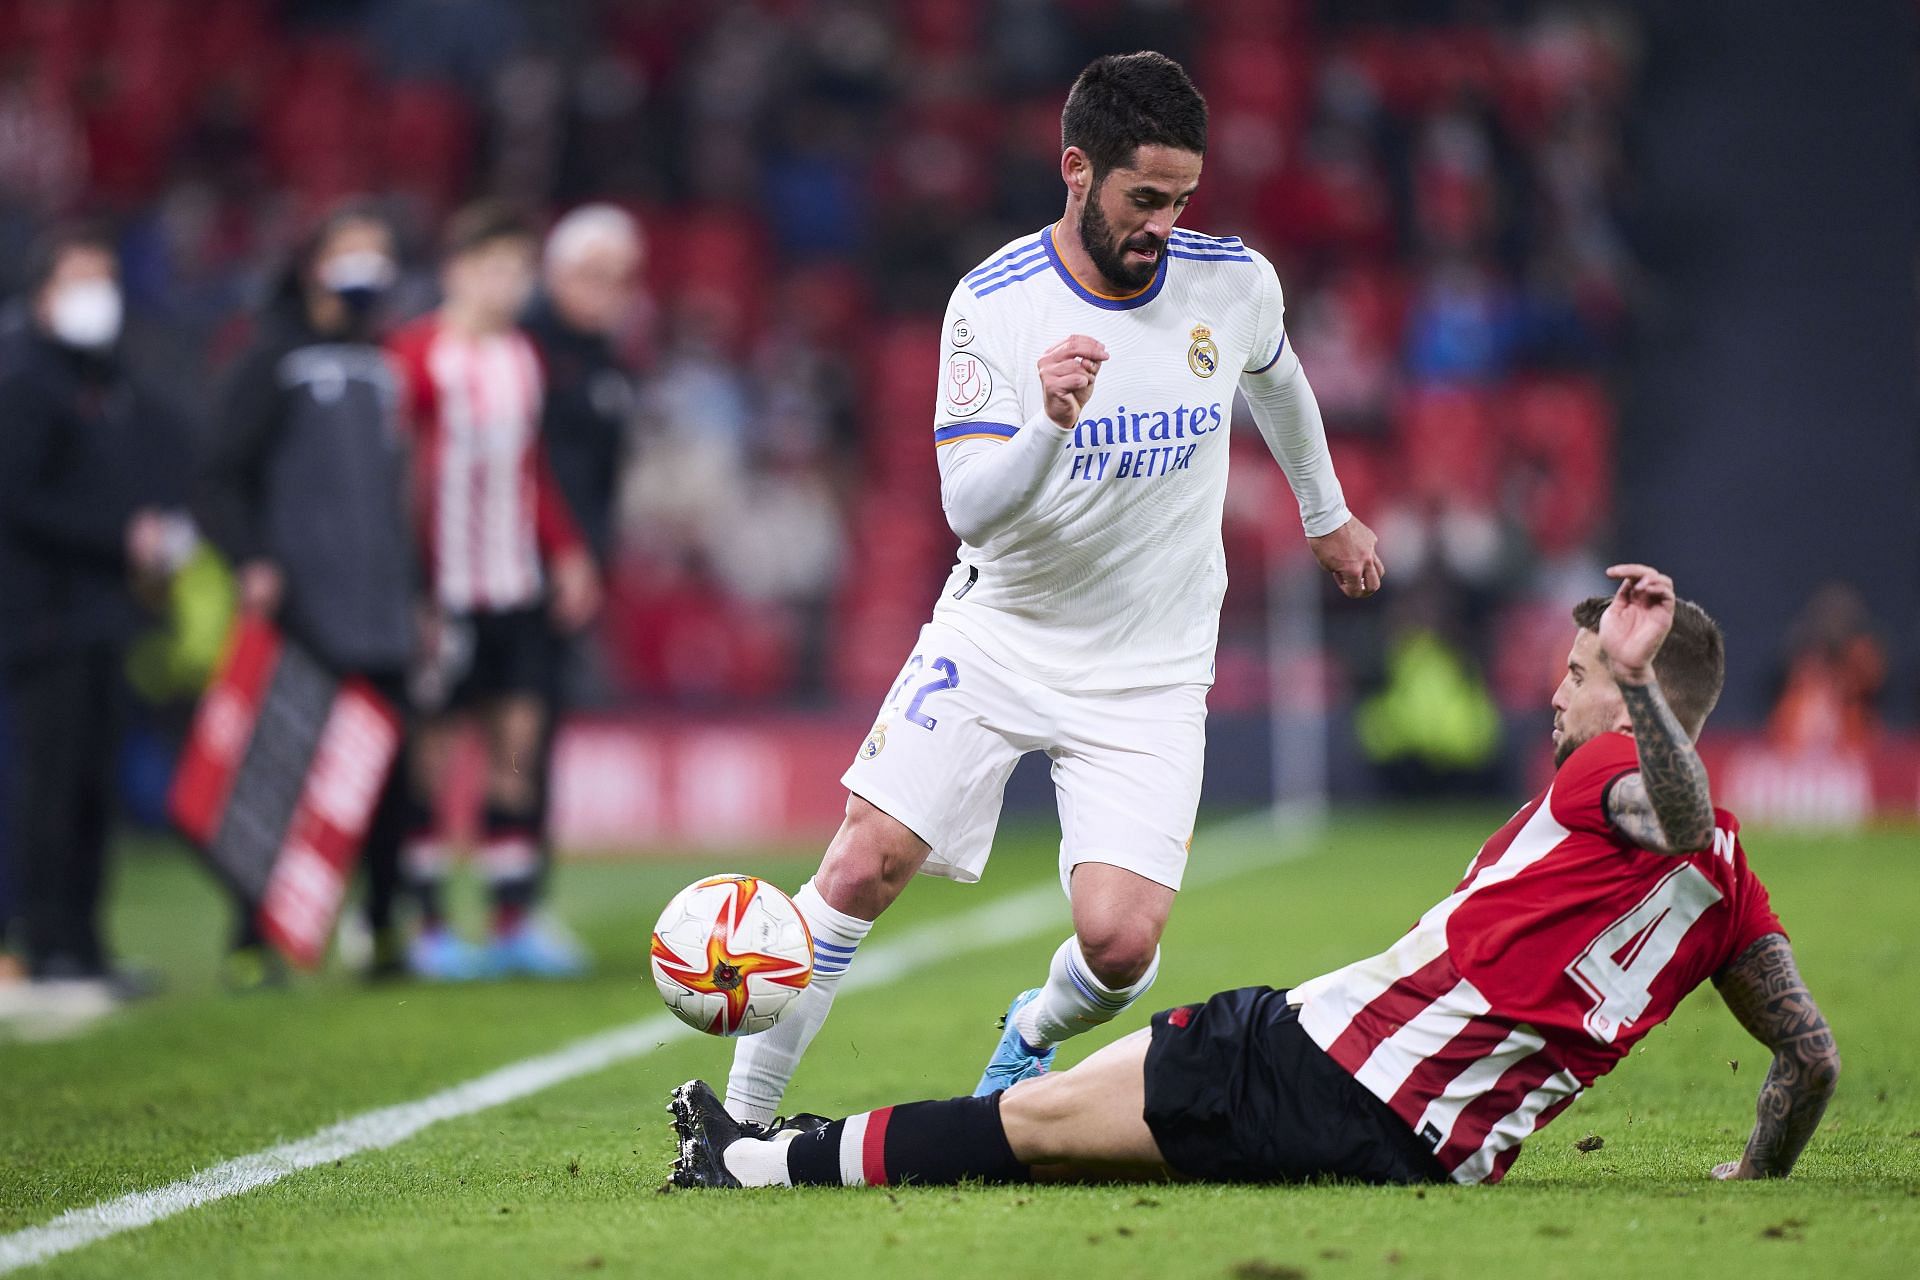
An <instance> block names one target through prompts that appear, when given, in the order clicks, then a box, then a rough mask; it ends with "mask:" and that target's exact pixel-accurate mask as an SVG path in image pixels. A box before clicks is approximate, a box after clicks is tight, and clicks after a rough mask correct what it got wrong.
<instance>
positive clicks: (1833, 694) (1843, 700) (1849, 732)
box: [1767, 582, 1887, 753]
mask: <svg viewBox="0 0 1920 1280" xmlns="http://www.w3.org/2000/svg"><path fill="white" fill-rule="evenodd" d="M1886 676H1887V657H1886V651H1885V649H1884V648H1883V647H1882V645H1881V643H1880V639H1879V637H1878V636H1876V635H1875V634H1874V629H1873V619H1872V617H1871V615H1870V614H1869V613H1868V611H1867V602H1866V600H1865V598H1863V597H1862V596H1861V594H1860V592H1859V591H1857V590H1856V589H1855V588H1854V587H1853V586H1852V585H1851V584H1850V583H1845V582H1829V583H1827V584H1826V585H1825V586H1823V587H1821V588H1820V589H1819V590H1818V591H1816V592H1815V593H1814V595H1813V599H1811V600H1809V601H1807V607H1806V608H1805V609H1804V610H1802V611H1801V614H1800V617H1799V618H1798V619H1796V620H1795V622H1794V624H1793V626H1792V628H1791V629H1790V630H1789V631H1788V633H1787V656H1786V670H1785V673H1784V675H1783V677H1782V679H1781V689H1780V698H1779V701H1777V702H1776V703H1775V704H1774V708H1773V715H1772V716H1771V718H1770V719H1769V720H1768V722H1767V731H1768V733H1769V734H1771V735H1772V737H1773V739H1774V741H1775V742H1777V743H1779V744H1780V745H1781V746H1782V747H1785V748H1787V749H1789V750H1792V751H1821V752H1848V753H1852V752H1858V751H1863V750H1865V749H1866V748H1867V747H1869V746H1871V745H1872V743H1873V739H1874V736H1875V734H1876V732H1877V731H1878V729H1879V722H1880V718H1879V713H1878V702H1879V697H1880V689H1881V686H1882V685H1883V684H1884V683H1885V681H1886Z"/></svg>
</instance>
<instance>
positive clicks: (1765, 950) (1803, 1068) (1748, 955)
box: [1713, 933, 1840, 1178]
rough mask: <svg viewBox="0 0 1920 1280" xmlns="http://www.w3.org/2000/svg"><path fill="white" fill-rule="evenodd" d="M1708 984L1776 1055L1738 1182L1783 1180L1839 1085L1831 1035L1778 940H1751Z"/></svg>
mask: <svg viewBox="0 0 1920 1280" xmlns="http://www.w3.org/2000/svg"><path fill="white" fill-rule="evenodd" d="M1713 981H1714V985H1715V986H1717V987H1719V988H1720V995H1721V997H1722V998H1723V999H1724V1000H1725V1001H1726V1002H1727V1008H1729V1009H1731V1010H1732V1011H1733V1016H1734V1017H1736V1018H1738V1019H1739V1020H1740V1024H1741V1025H1742V1026H1744V1027H1745V1028H1746V1029H1747V1030H1748V1031H1749V1032H1751V1033H1752V1034H1753V1036H1754V1038H1755V1039H1756V1040H1759V1041H1760V1042H1761V1043H1762V1044H1764V1045H1766V1046H1768V1047H1769V1048H1771V1049H1772V1050H1773V1067H1772V1069H1770V1070H1769V1071H1768V1072H1767V1079H1766V1083H1765V1084H1763V1085H1762V1086H1761V1087H1760V1099H1759V1102H1758V1103H1757V1105H1756V1106H1755V1109H1754V1110H1755V1116H1754V1125H1753V1136H1752V1137H1751V1138H1749V1139H1748V1141H1747V1150H1746V1155H1745V1156H1744V1157H1743V1158H1742V1159H1741V1162H1740V1165H1741V1168H1740V1172H1741V1176H1744V1177H1750V1178H1784V1177H1785V1176H1786V1175H1787V1173H1788V1172H1789V1171H1790V1170H1791V1169H1792V1168H1793V1162H1794V1161H1795V1160H1797V1159H1799V1158H1800V1152H1801V1150H1802V1149H1803V1148H1804V1147H1805V1146H1806V1145H1807V1139H1809V1138H1811V1137H1812V1136H1813V1131H1814V1130H1815V1129H1816V1128H1817V1127H1819V1124H1820V1117H1821V1116H1822V1115H1823V1114H1825V1112H1826V1109H1827V1100H1828V1099H1829V1098H1831V1097H1832V1096H1833V1090H1834V1086H1835V1084H1836V1083H1837V1082H1838V1081H1839V1079H1840V1054H1839V1051H1838V1050H1837V1049H1835V1047H1834V1043H1833V1032H1832V1031H1830V1030H1829V1029H1828V1028H1827V1020H1826V1019H1825V1018H1824V1017H1822V1016H1821V1014H1820V1007H1819V1006H1818V1005H1816V1004H1815V1003H1814V1002H1813V996H1812V995H1811V994H1810V993H1809V992H1808V991H1807V986H1806V983H1805V982H1803V981H1801V978H1800V970H1799V968H1798V967H1797V966H1796V965H1795V964H1794V962H1793V948H1792V947H1791V946H1789V945H1788V943H1787V940H1786V939H1785V938H1784V937H1782V936H1781V935H1780V934H1777V933H1770V934H1768V935H1766V936H1765V937H1764V938H1761V939H1760V940H1759V941H1758V942H1755V943H1754V944H1753V945H1752V946H1751V947H1748V948H1747V949H1746V951H1745V952H1743V953H1742V954H1741V956H1740V958H1739V959H1737V960H1735V961H1734V962H1733V963H1732V964H1730V965H1728V966H1727V967H1726V968H1725V969H1723V970H1721V971H1720V972H1719V973H1717V974H1715V975H1714V979H1713Z"/></svg>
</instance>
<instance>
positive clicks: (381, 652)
mask: <svg viewBox="0 0 1920 1280" xmlns="http://www.w3.org/2000/svg"><path fill="white" fill-rule="evenodd" d="M396 275H397V271H396V267H395V253H394V243H393V232H392V230H391V229H390V228H389V227H388V225H387V223H386V221H385V220H384V218H382V217H381V216H380V215H379V214H378V213H376V212H375V211H374V210H373V209H372V208H371V207H368V206H361V205H347V206H344V207H343V208H341V209H340V210H339V211H337V212H335V213H334V214H333V215H332V216H330V217H329V218H327V219H326V220H325V221H324V222H322V223H321V224H320V226H319V227H318V228H316V229H315V231H314V232H313V234H311V235H310V236H308V237H307V239H306V240H305V242H304V243H302V244H301V245H300V247H299V248H298V249H297V250H296V251H295V253H294V254H293V256H292V258H291V260H290V261H289V263H288V265H287V267H286V269H285V271H283V272H282V273H281V276H280V278H279V280H278V282H277V284H276V287H275V290H274V294H273V296H272V297H271V298H270V299H269V301H268V304H267V307H266V309H265V311H264V313H263V314H262V316H261V317H260V324H259V328H258V331H257V334H256V337H255V339H254V342H253V344H252V346H251V347H250V348H249V349H248V350H247V351H246V352H245V353H244V354H243V355H242V356H241V357H240V359H239V361H238V363H237V364H236V365H235V366H234V369H233V372H232V374H231V376H230V378H229V381H228V385H227V388H226V393H225V396H224V398H223V400H222V402H221V409H220V414H219V421H218V429H217V432H216V436H215V440H214V443H213V447H212V449H211V450H210V452H209V457H208V460H207V461H208V465H207V467H206V469H205V472H204V474H203V476H202V478H201V484H200V495H199V504H198V506H199V513H200V517H201V520H202V522H203V523H204V525H205V527H206V529H207V532H208V535H209V536H210V537H211V538H213V540H214V541H215V542H216V543H217V544H218V545H219V546H220V548H221V549H222V550H223V551H225V552H226V553H227V554H228V555H229V556H230V557H231V558H232V560H233V562H234V565H235V566H236V576H237V579H238V584H239V595H240V607H241V609H242V610H243V611H245V612H247V613H250V614H254V615H257V616H260V617H264V618H269V619H272V620H273V621H274V622H275V623H276V624H277V625H278V626H279V627H280V628H281V630H282V631H283V632H285V633H286V634H287V635H289V636H291V637H292V638H293V639H294V640H295V641H297V642H298V643H299V644H300V645H302V646H303V647H304V648H306V649H307V650H308V651H309V652H310V653H312V654H313V655H314V657H316V658H317V659H318V660H319V661H320V662H321V663H322V664H324V665H325V666H326V667H327V668H329V669H330V670H331V671H333V672H334V673H335V674H337V675H340V676H349V675H358V676H362V677H364V678H366V679H367V680H368V681H369V682H370V683H371V684H372V685H373V686H374V688H376V689H377V690H378V691H379V692H380V693H381V695H382V696H384V697H385V698H386V699H387V700H388V701H389V702H390V703H391V704H393V706H394V707H395V708H396V709H397V710H399V711H401V712H402V714H403V715H404V714H405V709H406V705H407V692H406V676H407V669H408V666H409V664H410V663H411V662H412V660H413V658H414V656H415V653H416V649H417V644H416V621H415V609H416V603H417V598H418V593H419V590H420V581H419V578H420V575H419V571H418V565H417V562H416V556H415V545H416V544H415V539H414V534H413V526H412V521H411V518H410V514H409V490H410V480H411V474H410V471H409V449H408V445H407V439H406V434H405V430H404V426H403V424H402V422H401V419H400V403H399V381H398V378H397V377H396V376H395V374H394V371H393V368H392V366H391V365H390V364H389V362H388V360H387V357H386V353H385V352H384V351H383V350H382V348H381V347H380V345H379V343H378V342H377V341H376V338H375V324H376V319H377V312H378V306H379V303H380V300H381V298H382V296H383V295H384V294H385V292H386V290H387V289H388V287H389V286H390V285H391V284H392V283H393V281H394V279H395V277H396ZM405 774H406V770H405V768H404V767H397V768H395V769H394V771H393V773H392V775H391V776H389V778H388V780H387V785H386V788H385V790H384V791H383V792H382V793H381V798H380V801H379V804H378V806H377V808H376V809H375V812H374V816H373V820H372V823H371V825H370V826H369V828H368V832H367V838H366V843H365V851H364V857H365V863H366V867H367V903H366V909H367V923H368V925H369V926H370V928H371V929H372V933H373V942H374V945H373V957H372V967H371V970H370V976H374V977H385V976H391V975H393V974H396V973H398V972H400V971H401V969H402V967H403V965H402V951H401V948H400V945H399V942H398V938H397V935H396V934H395V932H394V929H393V902H394V897H395V893H396V890H397V888H398V884H399V876H400V841H401V838H402V836H403V835H404V833H405V824H406V820H407V809H406V795H407V785H406V777H405ZM237 905H238V907H239V910H240V914H241V924H240V927H239V930H238V934H237V936H236V939H235V944H234V948H233V951H232V953H231V954H230V956H229V957H228V961H227V966H226V979H227V982H228V985H229V986H231V987H234V988H239V989H245V988H250V987H254V986H260V985H270V984H274V983H277V982H278V981H280V980H281V979H282V977H283V975H284V969H283V968H282V966H281V965H280V963H279V961H278V959H277V957H275V956H274V955H273V954H272V953H271V952H270V951H269V950H268V948H267V947H266V946H265V945H264V943H263V940H262V939H261V937H260V934H259V932H258V930H257V928H256V927H255V925H254V923H253V913H254V910H255V908H256V907H257V905H258V904H256V903H250V902H242V903H239V904H237Z"/></svg>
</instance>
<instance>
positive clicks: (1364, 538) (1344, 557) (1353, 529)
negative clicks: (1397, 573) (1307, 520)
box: [1307, 516, 1387, 600]
mask: <svg viewBox="0 0 1920 1280" xmlns="http://www.w3.org/2000/svg"><path fill="white" fill-rule="evenodd" d="M1378 543H1379V539H1378V538H1375V537H1374V536H1373V530H1371V529H1369V528H1367V526H1366V525H1364V524H1361V523H1360V519H1359V517H1357V516H1356V517H1354V518H1353V519H1351V520H1349V521H1347V522H1346V523H1345V524H1343V525H1341V526H1340V527H1339V528H1338V529H1335V530H1334V531H1333V532H1332V533H1323V534H1321V535H1320V536H1319V537H1317V538H1308V539H1307V545H1308V546H1309V547H1312V548H1313V558H1314V559H1315V560H1318V561H1319V562H1320V567H1321V568H1322V569H1325V570H1326V571H1327V572H1328V573H1330V574H1332V575H1333V580H1334V581H1335V582H1337V583H1339V584H1340V591H1341V594H1343V595H1346V596H1350V597H1352V598H1353V599H1355V600H1364V599H1366V598H1367V597H1368V596H1370V595H1372V594H1373V593H1374V592H1376V591H1378V590H1379V589H1380V583H1381V580H1382V579H1384V578H1385V577H1386V576H1387V566H1386V562H1385V561H1383V560H1382V559H1381V558H1380V552H1379V550H1378V549H1377V548H1378Z"/></svg>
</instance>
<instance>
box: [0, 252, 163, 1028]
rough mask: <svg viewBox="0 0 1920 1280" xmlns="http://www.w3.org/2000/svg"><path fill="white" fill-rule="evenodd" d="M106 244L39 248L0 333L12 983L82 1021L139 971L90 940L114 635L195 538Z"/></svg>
mask: <svg viewBox="0 0 1920 1280" xmlns="http://www.w3.org/2000/svg"><path fill="white" fill-rule="evenodd" d="M121 319H122V296H121V291H120V273H119V264H118V261H117V259H116V257H115V253H114V247H113V244H112V242H111V241H110V240H109V239H108V238H107V237H106V235H105V234H104V233H103V232H100V231H98V230H95V229H91V228H68V229H64V230H59V231H56V232H54V233H52V234H51V235H50V236H49V237H48V238H47V239H46V240H45V241H43V242H42V243H41V244H40V245H38V246H37V247H36V249H35V252H34V256H33V259H32V262H31V264H30V270H29V291H28V295H27V297H26V299H25V302H24V307H23V308H22V309H21V310H20V311H18V312H16V313H15V314H13V315H10V316H9V317H8V319H7V325H6V331H5V334H4V337H3V338H0V671H3V672H4V678H5V681H6V686H7V699H8V702H9V704H10V706H11V708H12V752H11V756H12V762H13V778H12V779H11V781H12V787H11V794H12V802H11V806H10V812H9V814H8V818H9V819H10V822H11V828H12V829H11V831H10V832H9V840H8V847H9V849H10V851H11V856H12V860H13V866H12V869H11V872H12V873H11V877H10V880H11V885H12V891H13V910H14V913H15V921H14V924H15V926H16V933H17V940H18V943H19V945H20V948H21V950H22V952H23V955H24V959H25V961H26V965H27V970H28V973H29V975H30V977H31V978H32V979H33V981H32V982H30V983H28V984H26V987H25V988H23V989H21V990H19V991H16V992H15V993H14V994H15V995H17V996H23V997H26V998H28V999H30V1000H32V1001H33V1002H34V1006H35V1008H36V1009H38V1010H40V1011H44V1012H48V1013H54V1014H63V1015H70V1016H73V1017H76V1018H84V1017H86V1016H89V1015H90V1014H94V1013H100V1012H105V1011H106V1010H108V1009H111V1008H112V1007H113V1005H114V1004H115V1003H116V1002H117V1001H118V1000H120V999H124V998H127V997H129V996H134V995H139V994H142V993H143V992H144V990H145V989H146V988H148V987H149V986H150V985H151V982H150V979H147V978H145V977H143V976H141V975H139V974H136V973H131V972H128V971H126V970H124V969H119V968H116V967H115V965H114V964H113V960H112V957H111V954H110V953H109V951H108V948H107V946H106V944H105V942H104V941H103V939H102V938H101V930H100V920H99V913H100V903H101V898H102V891H103V889H104V886H105V880H106V864H107V839H108V828H109V825H110V819H111V815H112V812H113V807H114V803H113V802H114V768H115V762H116V755H117V751H118V746H119V726H120V723H121V720H120V712H121V710H122V693H123V680H124V671H123V664H124V661H125V657H126V651H127V645H128V643H129V641H130V640H131V639H132V637H133V634H134V632H135V631H136V629H137V628H138V626H139V624H140V619H141V607H140V603H141V599H142V598H145V599H148V600H151V599H152V598H153V597H154V595H155V593H156V591H157V590H158V589H159V588H160V587H161V586H163V585H164V583H165V581H166V579H167V577H168V575H170V574H171V573H172V572H173V570H175V569H177V568H178V567H179V566H180V565H181V564H182V563H184V562H185V561H186V559H187V558H188V557H189V556H190V555H191V554H192V552H193V550H194V547H195V544H196V542H197V538H198V535H197V534H196V532H195V530H194V526H193V522H192V521H191V520H190V519H189V518H188V517H187V516H186V515H185V514H183V513H182V512H181V511H180V510H179V508H178V504H179V502H180V500H181V498H182V497H183V496H184V490H185V488H186V484H185V478H184V477H183V476H179V475H178V474H177V473H178V470H179V468H180V460H181V459H182V458H183V456H184V452H185V451H184V447H183V446H184V444H185V436H184V433H183V432H182V431H181V429H180V426H179V424H178V423H177V422H176V421H175V420H174V419H173V417H172V416H171V415H170V414H169V413H168V412H167V411H166V410H164V409H163V408H162V407H161V405H160V404H159V403H158V402H157V401H156V400H155V399H154V398H153V397H152V396H151V395H150V394H149V393H148V392H147V391H146V390H145V389H144V388H143V387H142V386H141V385H140V384H138V383H136V382H135V381H133V380H132V379H131V378H130V377H129V376H128V374H127V371H126V369H125V367H124V366H123V364H122V362H121V360H120V358H119V353H118V341H119V337H120V328H121Z"/></svg>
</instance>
